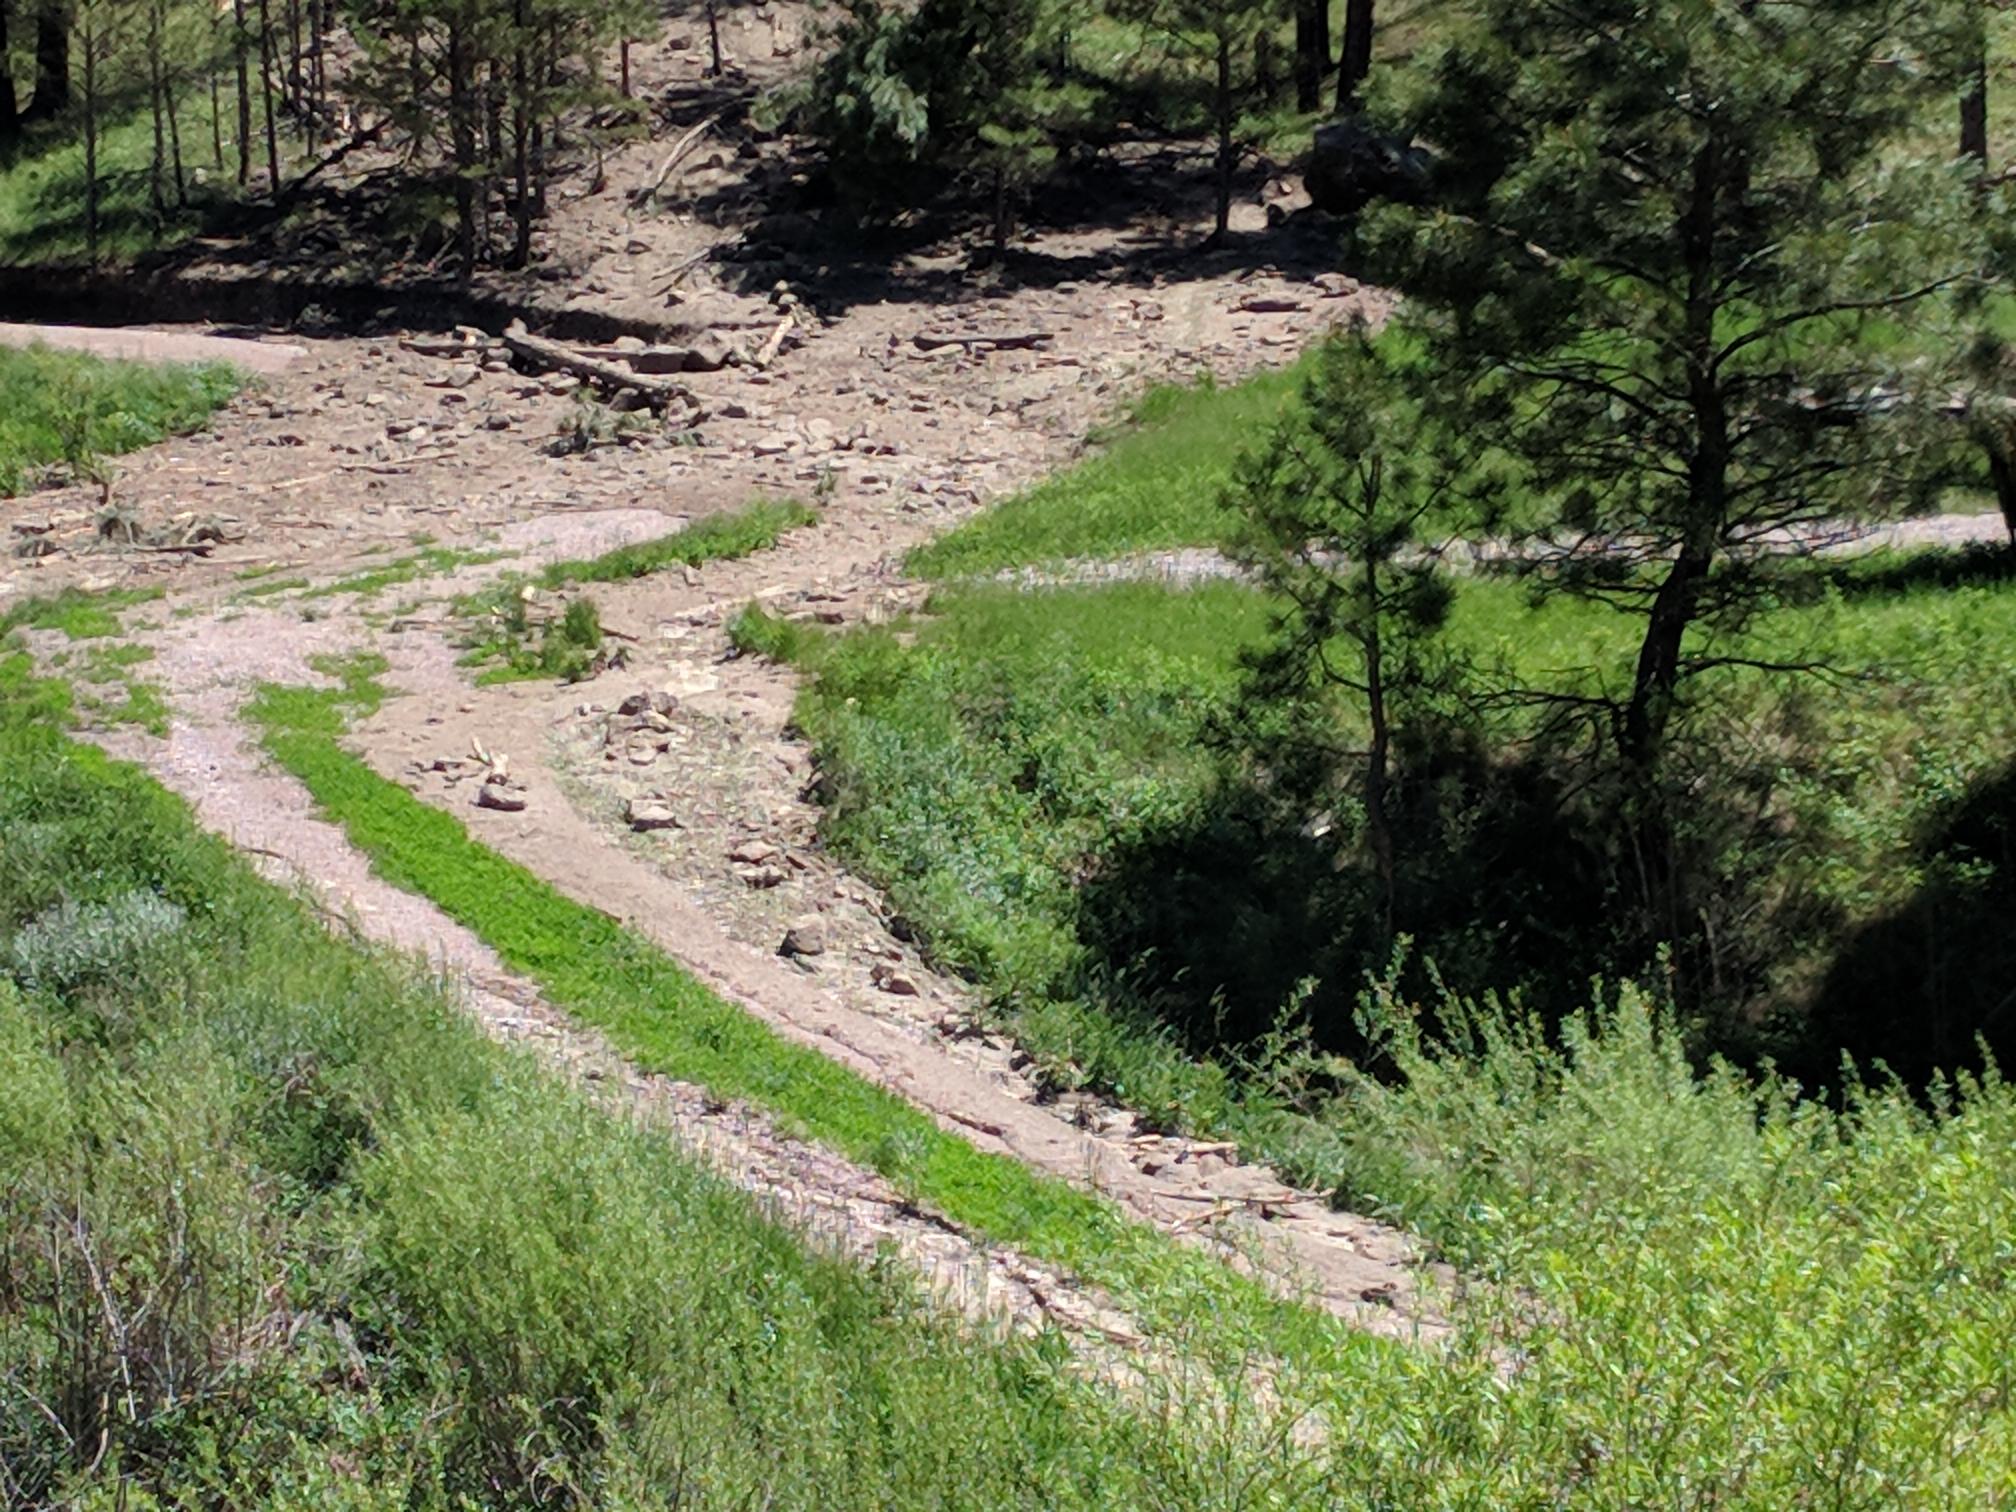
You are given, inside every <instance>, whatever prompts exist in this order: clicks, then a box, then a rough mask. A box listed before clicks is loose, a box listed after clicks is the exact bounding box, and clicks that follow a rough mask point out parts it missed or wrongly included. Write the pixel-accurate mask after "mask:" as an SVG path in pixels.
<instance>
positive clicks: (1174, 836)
mask: <svg viewBox="0 0 2016 1512" xmlns="http://www.w3.org/2000/svg"><path fill="white" fill-rule="evenodd" d="M1307 812H1308V810H1307V807H1306V806H1305V805H1301V804H1297V803H1293V802H1284V801H1283V800H1282V798H1281V797H1280V796H1279V795H1278V794H1275V793H1271V792H1268V791H1264V790H1261V789H1259V788H1256V787H1254V786H1251V785H1243V784H1240V783H1237V782H1233V783H1228V784H1227V785H1226V786H1224V787H1223V788H1221V789H1220V790H1219V792H1218V793H1217V794H1216V795H1214V797H1213V798H1212V799H1211V800H1210V801H1209V802H1207V803H1205V804H1203V805H1200V806H1199V808H1198V809H1197V810H1196V811H1195V812H1194V814H1193V816H1192V817H1191V819H1190V820H1189V821H1188V822H1186V823H1183V824H1180V825H1175V826H1171V827H1169V828H1167V829H1165V830H1163V831H1161V832H1158V833H1154V834H1150V835H1148V836H1146V837H1144V838H1143V839H1142V840H1141V841H1140V842H1139V843H1137V844H1135V845H1132V846H1130V847H1127V848H1126V849H1124V850H1122V851H1121V852H1119V853H1117V854H1115V855H1113V856H1112V857H1111V858H1110V860H1109V862H1108V864H1107V865H1106V866H1105V867H1103V868H1102V870H1101V872H1100V874H1099V875H1098V876H1097V877H1096V878H1094V879H1093V880H1092V881H1091V882H1090V883H1089V884H1088V885H1087V886H1086V887H1085V888H1084V889H1083V890H1082V892H1081V895H1080V908H1079V921H1078V928H1079V935H1080V938H1081V940H1082V941H1083V942H1084V943H1085V945H1086V946H1087V947H1088V948H1089V950H1090V952H1091V953H1092V954H1093V955H1094V956H1096V957H1098V958H1101V959H1104V960H1107V961H1113V962H1132V963H1134V965H1133V966H1132V968H1131V969H1130V970H1129V971H1127V972H1126V973H1124V981H1125V983H1126V987H1127V990H1128V992H1129V994H1130V995H1132V996H1138V997H1139V999H1140V1000H1141V1004H1142V1006H1144V1007H1146V1008H1148V1009H1150V1010H1151V1011H1152V1012H1153V1013H1154V1014H1155V1016H1156V1017H1157V1018H1158V1019H1159V1020H1160V1021H1161V1022H1163V1023H1165V1024H1167V1025H1168V1026H1169V1027H1170V1028H1171V1029H1172V1030H1173V1031H1175V1032H1176V1033H1177V1034H1178V1035H1179V1036H1181V1037H1182V1038H1183V1039H1184V1041H1185V1042H1186V1043H1188V1044H1189V1045H1190V1046H1191V1047H1192V1048H1193V1049H1200V1050H1202V1049H1212V1048H1218V1047H1222V1046H1225V1045H1241V1044H1247V1043H1250V1042H1252V1041H1254V1040H1256V1039H1258V1038H1259V1037H1260V1036H1262V1035H1265V1034H1267V1033H1269V1032H1270V1031H1271V1030H1273V1029H1274V1028H1275V1027H1276V1025H1277V1022H1278V1020H1279V1018H1280V1015H1281V1012H1282V1009H1283V1007H1284V1005H1286V1004H1288V1003H1290V1002H1291V1001H1295V1002H1297V1006H1298V1010H1299V1012H1300V1013H1301V1015H1303V1018H1304V1021H1305V1022H1306V1024H1307V1026H1308V1028H1309V1030H1310V1032H1311V1034H1312V1036H1313V1038H1314V1039H1315V1041H1316V1043H1317V1044H1318V1045H1319V1046H1321V1047H1322V1048H1325V1049H1329V1050H1333V1051H1337V1052H1339V1053H1343V1054H1358V1053H1361V1052H1362V1051H1363V1050H1364V1049H1365V1046H1364V1044H1363V1041H1362V1039H1361V1038H1360V1036H1359V1034H1358V1031H1357V1028H1356V1023H1355V1009H1356V1005H1357V1003H1358V1000H1359V997H1360V995H1361V993H1362V992H1363V991H1364V989H1365V986H1366V984H1367V982H1368V981H1369V980H1372V979H1376V978H1380V977H1383V976H1384V975H1385V974H1386V973H1387V972H1388V971H1389V969H1390V968H1391V966H1392V963H1393V961H1394V959H1395V955H1394V942H1393V939H1392V938H1391V937H1390V936H1389V935H1388V934H1387V931H1386V928H1385V924H1384V919H1383V912H1382V904H1381V898H1382V890H1381V888H1380V886H1379V883H1378V880H1377V875H1376V873H1375V872H1374V870H1373V869H1372V867H1371V865H1370V864H1369V862H1368V860H1367V859H1366V857H1365V855H1364V849H1363V847H1362V846H1361V845H1359V844H1358V843H1357V840H1356V837H1355V836H1352V835H1350V834H1348V833H1340V832H1339V831H1337V830H1335V829H1331V828H1330V827H1329V826H1328V824H1327V823H1325V822H1317V823H1311V822H1310V821H1309V820H1308V819H1307V818H1306V817H1305V816H1306V814H1307ZM1393 818H1394V827H1395V830H1396V832H1397V833H1398V834H1399V835H1401V836H1402V837H1404V838H1403V841H1402V845H1401V847H1400V851H1399V855H1398V858H1397V867H1396V887H1395V907H1394V921H1395V924H1396V926H1397V931H1398V933H1400V934H1402V935H1405V936H1407V937H1408V938H1409V939H1410V941H1411V948H1410V950H1409V951H1408V953H1407V955H1406V956H1405V958H1404V962H1403V964H1402V967H1401V981H1400V986H1401V988H1402V989H1403V990H1404V991H1406V992H1407V993H1408V994H1409V995H1410V996H1411V997H1412V998H1413V999H1414V1000H1415V1001H1418V1002H1422V1003H1424V1004H1430V1005H1432V1004H1433V1003H1434V1002H1436V1001H1437V1000H1438V999H1439V998H1440V997H1441V995H1442V988H1443V987H1444V986H1446V987H1447V988H1448V989H1449V990H1451V991H1453V992H1456V993H1458V994H1465V995H1475V994H1481V993H1485V992H1491V991H1504V990H1508V989H1517V990H1519V991H1520V992H1521V994H1522V998H1523V1000H1524V1001H1525V1002H1526V1004H1527V1005H1528V1006H1529V1007H1531V1008H1532V1009H1534V1010H1535V1011H1536V1012H1538V1013H1540V1014H1541V1015H1542V1016H1543V1017H1544V1018H1547V1019H1550V1020H1551V1019H1554V1018H1558V1017H1559V1016H1560V1015H1562V1014H1564V1013H1568V1012H1572V1011H1574V1010H1575V1009H1577V1008H1580V1007H1582V1006H1584V1005H1585V1004H1586V1002H1587V999H1588V983H1589V981H1590V979H1591V978H1592V977H1594V976H1597V975H1606V976H1612V977H1615V976H1617V975H1622V974H1634V973H1642V972H1644V971H1645V970H1647V969H1649V968H1650V967H1651V966H1652V965H1653V964H1654V960H1655V951H1654V947H1653V946H1652V945H1651V944H1650V943H1649V942H1648V941H1645V940H1644V939H1643V938H1642V932H1637V934H1638V937H1637V938H1635V939H1634V931H1633V930H1632V929H1631V928H1630V927H1629V925H1628V917H1629V916H1628V911H1627V910H1625V909H1623V908H1622V907H1620V895H1621V893H1622V880H1621V875H1620V857H1619V855H1618V850H1617V827H1616V824H1615V822H1614V818H1613V817H1612V816H1608V815H1605V814H1602V813H1600V812H1597V811H1596V810H1594V809H1592V808H1590V807H1589V806H1588V805H1587V804H1586V803H1584V802H1583V801H1582V800H1581V798H1580V796H1579V795H1578V794H1577V793H1576V792H1575V791H1573V790H1572V789H1571V787H1570V786H1569V784H1568V782H1567V781H1566V780H1565V779H1564V774H1563V773H1562V772H1561V771H1560V770H1559V769H1558V768H1557V767H1555V766H1554V765H1553V764H1552V763H1550V762H1549V761H1547V760H1544V759H1537V758H1536V759H1531V760H1525V761H1519V762H1511V763H1508V762H1503V761H1493V760H1490V759H1488V758H1487V757H1486V756H1485V755H1484V754H1483V753H1482V752H1481V751H1479V750H1477V749H1475V748H1474V747H1469V746H1461V745H1459V746H1453V747H1450V748H1446V749H1442V750H1438V751H1427V750H1418V749H1417V750H1416V751H1414V752H1412V753H1411V754H1410V757H1409V760H1408V762H1407V772H1406V775H1405V777H1404V778H1403V779H1402V780H1401V781H1400V782H1399V783H1398V784H1396V787H1395V791H1394V803H1393ZM1343 823H1344V824H1345V825H1346V826H1347V827H1348V824H1349V821H1348V819H1347V820H1345V821H1343ZM1311 983H1313V986H1311V985H1308V984H1311Z"/></svg>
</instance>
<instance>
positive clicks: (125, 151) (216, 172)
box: [0, 14, 289, 263]
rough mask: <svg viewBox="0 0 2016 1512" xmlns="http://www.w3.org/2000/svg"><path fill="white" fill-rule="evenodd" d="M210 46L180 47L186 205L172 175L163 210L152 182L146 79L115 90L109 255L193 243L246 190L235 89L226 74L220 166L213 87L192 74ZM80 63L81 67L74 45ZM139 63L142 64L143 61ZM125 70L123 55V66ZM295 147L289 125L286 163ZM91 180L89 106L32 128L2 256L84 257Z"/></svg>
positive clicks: (11, 166)
mask: <svg viewBox="0 0 2016 1512" xmlns="http://www.w3.org/2000/svg"><path fill="white" fill-rule="evenodd" d="M184 19H185V20H188V21H191V22H192V23H196V24H201V18H200V16H196V15H194V14H190V15H187V16H185V18H184ZM17 41H18V38H17ZM207 45H208V41H207V38H206V39H203V40H198V39H196V38H194V37H186V38H184V39H183V41H182V42H181V43H180V44H179V45H178V46H177V47H176V52H177V58H178V61H177V62H176V63H174V64H171V66H172V67H174V68H176V70H177V76H178V77H179V78H181V79H182V80H184V81H185V82H184V84H183V87H182V89H181V90H180V92H179V93H178V95H177V98H176V111H177V116H178V119H179V122H180V125H181V131H182V149H183V159H184V185H185V191H186V192H185V201H184V202H182V203H177V202H176V198H175V185H174V182H173V178H172V176H170V177H169V181H168V183H167V184H166V194H167V198H168V201H169V203H168V205H167V206H166V207H165V212H164V213H161V214H157V213H156V211H155V208H154V205H153V196H152V192H151V190H150V187H149V183H148V163H149V161H150V160H151V158H152V155H153V147H154V140H153V124H152V121H151V119H150V117H149V114H148V110H147V98H146V92H145V86H144V84H142V83H139V82H138V81H137V80H135V81H133V86H132V87H128V86H127V81H124V80H122V81H120V83H119V84H118V85H117V86H115V88H114V89H112V90H111V91H109V92H108V93H107V95H106V99H105V109H104V114H103V115H102V117H101V125H100V138H99V143H98V180H99V205H98V214H99V239H98V255H99V257H100V258H101V259H104V260H110V261H124V260H126V259H129V258H132V257H135V256H138V255H139V254H141V253H143V252H148V251H154V250H158V249H160V248H164V247H171V246H175V245H177V244H179V243H181V242H185V241H187V240H188V239H189V238H190V237H191V236H194V235H196V234H197V233H198V232H200V231H201V230H202V228H203V226H204V223H205V221H206V220H207V219H208V218H209V217H211V216H213V215H214V214H216V213H217V212H219V211H222V210H226V209H228V208H229V207H230V206H231V205H232V204H233V203H234V202H235V201H236V200H237V199H238V197H239V193H240V191H239V189H238V186H237V181H236V169H237V161H236V151H235V148H234V147H233V145H232V139H233V137H234V136H235V135H236V131H237V124H236V122H235V121H233V120H232V119H230V114H231V111H232V110H233V108H234V106H233V103H232V95H231V86H230V84H229V82H228V81H226V83H225V85H224V91H225V92H224V114H225V119H224V120H223V121H222V122H221V123H220V124H221V126H222V132H223V141H224V146H225V152H226V156H227V160H228V161H227V163H223V164H220V163H217V162H216V161H215V160H214V159H213V157H212V137H211V116H210V96H209V91H208V89H207V88H206V87H204V86H203V84H202V82H201V78H200V73H198V74H197V76H195V77H192V72H195V71H198V70H200V68H201V64H200V63H197V62H196V61H195V59H196V57H197V55H199V54H200V53H201V52H202V51H203V50H204V49H205V48H206V47H207ZM72 61H73V66H75V55H74V50H73V59H72ZM134 66H135V68H136V71H137V68H138V64H137V63H136V64H135V65H134ZM123 67H124V64H123V62H122V64H121V69H122V71H123ZM288 150H289V144H288V141H287V134H286V133H285V132H282V133H281V152H282V154H283V163H284V161H285V155H286V154H287V152H288ZM254 159H255V162H262V163H263V161H264V159H263V145H262V146H261V147H260V148H258V149H256V150H255V153H254ZM84 185H85V173H84V132H83V121H82V117H81V114H80V112H79V111H78V110H77V109H74V108H73V109H72V110H70V111H69V112H67V113H65V114H64V115H62V116H60V117H58V118H57V119H55V120H51V121H46V122H42V123H40V124H37V125H33V126H30V127H29V128H28V130H27V131H26V133H25V134H24V135H23V138H22V140H21V141H20V142H19V143H17V144H16V145H15V146H14V147H13V148H12V149H11V154H10V157H9V160H8V162H7V164H6V168H5V171H4V172H0V262H8V263H47V262H65V261H77V260H81V259H82V258H83V257H84V256H85V253H86V250H87V238H86V234H85V232H86V228H85V219H84Z"/></svg>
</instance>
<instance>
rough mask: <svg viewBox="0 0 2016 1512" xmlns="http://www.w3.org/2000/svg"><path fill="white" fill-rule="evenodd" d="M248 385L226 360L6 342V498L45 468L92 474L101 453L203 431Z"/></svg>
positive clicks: (1, 372)
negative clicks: (191, 361)
mask: <svg viewBox="0 0 2016 1512" xmlns="http://www.w3.org/2000/svg"><path fill="white" fill-rule="evenodd" d="M242 382H243V379H242V378H241V377H240V375H239V374H237V373H236V372H234V371H233V370H232V369H230V368H228V367H225V366H223V365H221V364H209V365H206V366H201V367H187V366H176V365H173V364H162V365H155V364H150V363H141V362H117V361H107V360H105V359H103V358H99V357H93V356H89V355H87V354H85V353H81V352H59V351H54V350H51V349H49V348H46V347H29V348H26V349H18V348H14V347H0V497H4V496H7V495H10V494H14V493H18V492H20V491H21V489H22V488H23V487H25V486H26V485H27V484H28V483H29V482H30V481H32V480H33V479H34V478H35V477H36V476H37V475H38V474H39V473H41V472H42V471H44V470H46V469H50V468H56V469H60V470H63V471H64V472H66V473H67V474H69V475H71V476H88V475H89V474H90V473H91V472H92V471H93V470H94V469H95V468H96V467H97V466H98V465H99V463H100V461H101V459H102V458H105V457H108V456H113V455H116V454H117V453H119V452H128V451H134V450H136V449H138V448H140V447H143V446H152V445H154V444H155V443H156V442H158V441H162V440H165V439H166V438H167V437H169V436H173V435H181V434H184V433H186V432H188V431H193V430H196V429H198V428H199V427H201V426H202V425H203V423H204V422H205V421H206V420H208V419H209V418H210V416H211V414H212V413H214V412H215V411H216V410H217V408H218V407H219V406H220V405H222V404H223V403H224V402H225V401H226V400H228V399H229V398H230V397H231V396H232V395H233V394H234V393H236V392H237V391H238V388H239V386H240V385H241V383H242Z"/></svg>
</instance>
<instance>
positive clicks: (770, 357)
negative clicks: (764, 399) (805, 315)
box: [749, 310, 798, 368]
mask: <svg viewBox="0 0 2016 1512" xmlns="http://www.w3.org/2000/svg"><path fill="white" fill-rule="evenodd" d="M797 323H798V317H797V316H795V315H793V314H792V313H790V312H789V311H788V310H787V311H786V312H785V314H784V318H783V319H782V320H780V321H778V322H777V328H776V329H775V330H774V331H772V332H771V333H770V334H769V335H768V336H765V337H764V338H763V345H761V346H760V347H758V348H756V354H755V356H753V357H751V358H750V359H749V365H750V366H751V367H754V368H767V367H768V366H770V364H771V363H773V362H775V361H776V360H777V354H778V352H780V351H782V350H783V347H784V338H785V337H786V336H788V335H790V334H791V327H793V326H794V325H796V324H797Z"/></svg>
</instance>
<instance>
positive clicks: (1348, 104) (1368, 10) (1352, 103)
mask: <svg viewBox="0 0 2016 1512" xmlns="http://www.w3.org/2000/svg"><path fill="white" fill-rule="evenodd" d="M1372 7H1373V0H1344V52H1343V56H1342V57H1341V58H1340V59H1339V60H1338V63H1337V109H1338V111H1339V113H1340V114H1341V113H1347V112H1350V111H1352V110H1355V109H1357V105H1358V86H1359V85H1360V84H1363V83H1364V82H1365V80H1366V77H1367V76H1368V75H1369V74H1370V73H1371V72H1372V19H1373V11H1372Z"/></svg>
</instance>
